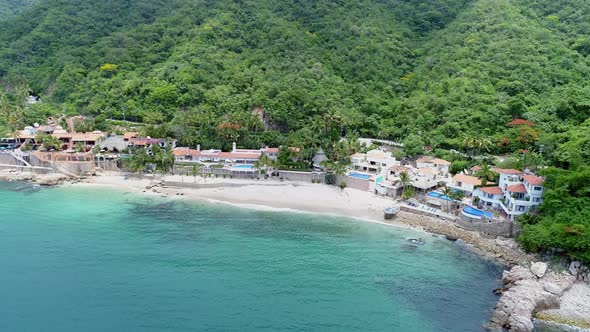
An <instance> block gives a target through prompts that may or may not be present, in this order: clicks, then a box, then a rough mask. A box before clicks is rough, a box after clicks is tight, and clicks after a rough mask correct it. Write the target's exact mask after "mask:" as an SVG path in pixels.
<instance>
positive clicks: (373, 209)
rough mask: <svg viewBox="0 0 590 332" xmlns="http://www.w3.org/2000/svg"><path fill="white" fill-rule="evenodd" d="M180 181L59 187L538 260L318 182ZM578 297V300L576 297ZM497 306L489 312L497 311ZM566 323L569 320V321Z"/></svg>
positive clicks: (114, 178)
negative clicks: (329, 219)
mask: <svg viewBox="0 0 590 332" xmlns="http://www.w3.org/2000/svg"><path fill="white" fill-rule="evenodd" d="M185 178H186V179H183V178H181V177H180V176H165V177H160V176H157V177H156V176H155V177H146V176H135V175H128V176H123V175H120V174H119V173H117V174H116V175H114V174H99V175H97V176H93V177H88V178H84V179H76V180H74V181H71V182H70V181H66V182H63V181H62V182H60V183H61V184H60V185H59V186H60V187H72V188H83V187H88V188H92V187H94V188H97V187H102V188H109V189H115V190H122V191H125V192H130V193H138V194H145V195H146V196H154V195H157V196H161V197H168V198H173V199H174V198H175V199H180V200H185V201H192V202H207V203H210V204H225V205H230V206H234V207H237V208H245V209H254V210H260V211H276V212H289V213H304V214H316V215H326V216H336V217H346V218H352V219H357V220H359V221H362V222H369V223H374V224H379V225H383V226H389V227H400V228H402V229H412V230H414V231H420V232H424V233H425V234H431V235H433V234H434V235H437V236H445V237H447V239H449V240H453V241H454V240H456V241H457V242H458V243H457V245H459V246H460V247H461V249H462V250H468V251H470V252H473V253H474V254H476V255H478V256H479V257H481V258H482V259H486V260H491V261H493V262H494V263H501V264H503V265H505V267H506V269H507V271H505V272H504V274H506V273H509V271H510V269H511V268H521V267H525V268H527V269H528V266H529V265H530V264H531V263H532V262H535V261H537V260H538V259H536V257H535V256H534V255H528V254H526V253H524V252H523V251H522V250H521V249H520V248H519V247H518V245H517V244H516V242H515V241H514V240H513V239H504V238H497V239H494V238H487V237H484V236H482V235H481V234H479V233H477V232H474V231H468V230H465V229H462V228H459V227H457V226H455V224H454V223H453V222H451V221H448V220H444V219H442V218H435V217H431V216H424V215H420V214H414V213H410V212H405V211H400V212H399V213H398V215H397V216H396V217H394V219H392V220H384V219H383V209H384V208H385V207H389V206H392V205H395V204H399V202H397V201H394V200H393V199H391V198H383V197H381V196H377V195H375V194H372V193H369V192H363V191H359V190H354V189H349V188H346V189H340V188H337V187H335V186H327V185H323V184H311V183H298V182H279V181H272V180H239V179H219V178H207V179H205V178H194V179H193V178H192V177H185ZM19 180H21V179H19ZM183 180H186V181H183ZM21 181H22V180H21ZM584 287H585V288H584V289H585V290H587V291H588V294H590V287H588V285H585V286H584ZM501 292H505V289H501ZM540 292H543V290H542V289H541V290H540ZM537 294H538V293H537ZM529 295H530V294H529ZM566 295H567V296H566ZM576 296H577V295H576V294H572V293H571V292H569V291H564V296H563V297H562V299H563V301H565V303H563V305H565V306H566V307H571V305H572V303H576V302H577V301H578V300H577V299H576ZM589 296H590V295H589ZM503 297H504V295H503V296H502V297H501V298H500V299H499V300H500V302H498V304H500V303H501V301H502V299H503ZM566 297H567V298H568V299H567V300H566V299H565V298H566ZM577 297H578V298H579V296H577ZM531 298H534V296H533V295H531ZM498 304H497V305H496V308H495V309H494V310H497V309H498ZM587 307H588V308H585V309H584V310H590V302H589V303H588V306H587ZM570 310H571V309H570ZM550 312H551V315H545V316H543V317H542V318H546V319H548V320H543V319H542V318H541V317H537V318H535V319H536V320H537V321H539V322H541V323H543V322H547V324H549V325H550V324H552V323H553V322H558V321H561V322H562V323H563V322H564V320H565V319H566V318H568V317H569V316H571V312H567V311H556V310H552V311H550ZM589 312H590V311H589ZM534 316H535V315H534ZM531 318H533V317H531ZM565 321H567V322H572V323H573V322H574V321H572V320H569V319H568V320H565ZM567 326H570V327H572V328H574V329H578V330H579V331H586V330H584V329H583V327H582V329H580V327H576V325H573V324H572V325H567ZM578 326H580V325H578ZM587 331H590V330H587Z"/></svg>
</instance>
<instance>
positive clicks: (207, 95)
mask: <svg viewBox="0 0 590 332" xmlns="http://www.w3.org/2000/svg"><path fill="white" fill-rule="evenodd" d="M589 16H590V5H589V4H588V3H587V2H585V1H571V2H567V3H555V2H553V1H549V0H537V1H533V0H515V1H507V0H498V1H492V0H478V1H467V0H445V1H417V0H388V1H371V0H361V1H353V0H339V1H324V2H320V3H318V2H317V1H312V0H301V1H297V2H295V3H293V2H289V1H270V0H261V1H230V0H221V1H205V0H201V1H188V0H173V1H162V0H129V1H114V0H111V1H102V2H99V3H95V2H91V1H73V0H59V1H58V0H48V1H46V2H43V3H40V4H38V5H36V6H33V7H32V8H31V9H29V10H28V11H27V12H26V13H25V14H23V15H20V16H18V17H16V18H13V19H11V20H9V22H10V24H8V28H7V29H3V30H2V31H0V77H1V78H2V80H3V81H4V82H5V83H8V84H10V83H11V82H18V81H25V82H26V83H27V84H28V85H29V86H30V87H31V88H32V90H33V92H34V93H36V94H40V95H42V96H44V97H45V98H44V100H45V101H46V106H47V105H52V106H51V107H52V108H53V109H55V110H56V111H57V110H61V109H66V110H68V112H70V113H82V114H87V115H93V116H98V118H97V121H98V122H101V121H103V120H104V119H106V118H114V119H123V117H125V118H126V119H130V120H133V121H143V122H147V123H151V124H159V125H160V126H159V128H160V131H161V133H160V134H162V135H164V134H174V135H175V136H178V137H179V138H180V139H181V141H182V142H183V143H185V144H191V143H192V142H195V141H199V142H202V143H203V144H204V145H206V146H207V145H211V146H214V145H216V144H217V143H216V142H219V141H220V139H221V138H222V137H219V136H220V133H217V132H216V127H217V126H218V125H219V124H220V123H224V122H229V123H237V124H239V125H240V127H241V128H242V129H241V132H240V133H239V137H241V140H242V142H241V144H242V145H244V146H256V145H260V144H263V143H269V141H273V142H274V141H277V140H278V141H280V140H283V139H284V137H286V135H285V133H291V134H290V136H289V138H290V139H292V140H300V141H303V142H311V143H313V144H319V143H318V140H319V138H318V137H315V136H314V132H317V130H315V129H313V128H315V127H317V126H319V125H320V124H319V122H322V121H324V120H323V119H324V118H325V115H328V117H330V118H334V119H337V120H338V126H339V127H340V130H339V132H340V134H346V133H352V132H356V133H358V134H360V135H372V136H380V137H387V138H393V139H400V140H401V139H403V138H404V137H407V136H408V135H410V134H416V135H418V136H420V139H421V141H422V142H423V143H424V144H429V145H431V146H435V147H445V148H461V147H462V144H463V143H462V142H463V140H464V138H465V137H466V136H485V137H489V138H490V139H491V140H492V142H493V143H494V145H495V143H497V142H500V141H501V140H504V141H505V140H508V139H509V138H510V135H513V136H514V135H515V134H514V133H512V132H510V130H509V129H507V128H506V127H505V124H506V123H507V122H508V121H510V120H511V119H513V118H517V117H524V118H528V119H530V120H532V121H534V122H535V123H538V127H537V128H538V130H540V131H542V132H543V133H548V134H553V133H558V134H559V133H563V132H566V131H568V130H570V129H571V128H572V127H576V126H579V125H580V124H581V123H582V122H583V121H584V120H585V119H587V118H588V117H590V107H589V106H588V105H590V88H589V87H588V83H587V82H588V78H589V76H590V69H589V68H590V60H589V59H588V54H589V53H590V40H589V39H588V37H587V36H588V35H589V32H590V31H588V30H589V29H590V24H589V23H588V22H590V17H589ZM253 108H257V109H259V110H260V109H263V110H264V119H265V120H266V121H265V122H266V123H265V124H262V123H261V122H260V121H259V120H258V118H257V117H255V116H253V115H252V114H251V112H250V111H251V109H253ZM45 111H46V112H47V110H45ZM123 113H124V114H125V116H124V115H123ZM163 124H164V125H163ZM314 126H315V127H314ZM265 127H266V128H267V129H269V128H270V129H276V130H277V131H266V132H263V128H265ZM281 132H282V134H281ZM281 137H283V138H281ZM512 139H513V141H514V137H512ZM547 140H548V141H549V142H553V141H555V139H554V138H553V137H551V138H548V139H547ZM533 143H534V142H533ZM224 144H226V143H224ZM527 144H528V143H527ZM522 145H523V144H512V145H511V146H507V147H501V148H497V149H498V151H497V152H502V151H505V150H506V149H508V150H510V149H516V148H522V147H525V146H522ZM547 148H553V149H556V148H557V147H547Z"/></svg>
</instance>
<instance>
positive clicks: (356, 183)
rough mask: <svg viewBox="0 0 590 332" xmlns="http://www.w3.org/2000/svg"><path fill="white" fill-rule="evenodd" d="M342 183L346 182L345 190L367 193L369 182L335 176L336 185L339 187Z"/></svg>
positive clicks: (344, 176)
mask: <svg viewBox="0 0 590 332" xmlns="http://www.w3.org/2000/svg"><path fill="white" fill-rule="evenodd" d="M342 182H346V188H352V189H358V190H362V191H369V187H370V182H371V181H369V180H362V179H357V178H353V177H350V176H346V175H336V183H335V184H336V185H337V186H340V184H341V183H342Z"/></svg>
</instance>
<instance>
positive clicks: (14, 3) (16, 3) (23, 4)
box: [0, 0, 41, 21]
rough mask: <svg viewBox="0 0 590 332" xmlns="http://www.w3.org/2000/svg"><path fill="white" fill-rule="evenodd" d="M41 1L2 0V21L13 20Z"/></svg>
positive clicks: (0, 8)
mask: <svg viewBox="0 0 590 332" xmlns="http://www.w3.org/2000/svg"><path fill="white" fill-rule="evenodd" d="M39 2H41V0H0V21H2V20H4V19H8V18H12V17H14V16H16V15H18V14H20V13H22V12H23V11H25V10H27V9H28V8H30V7H33V6H34V5H36V4H37V3H39Z"/></svg>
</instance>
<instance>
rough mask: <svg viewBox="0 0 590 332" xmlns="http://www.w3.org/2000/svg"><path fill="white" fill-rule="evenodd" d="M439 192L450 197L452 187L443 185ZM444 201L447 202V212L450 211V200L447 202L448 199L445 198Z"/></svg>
mask: <svg viewBox="0 0 590 332" xmlns="http://www.w3.org/2000/svg"><path fill="white" fill-rule="evenodd" d="M441 192H442V193H443V195H445V196H447V197H448V198H450V197H451V194H452V193H453V189H451V188H449V187H447V186H445V187H444V188H443V189H442V190H441ZM445 201H446V202H447V212H450V207H449V203H450V202H449V200H448V199H445Z"/></svg>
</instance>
